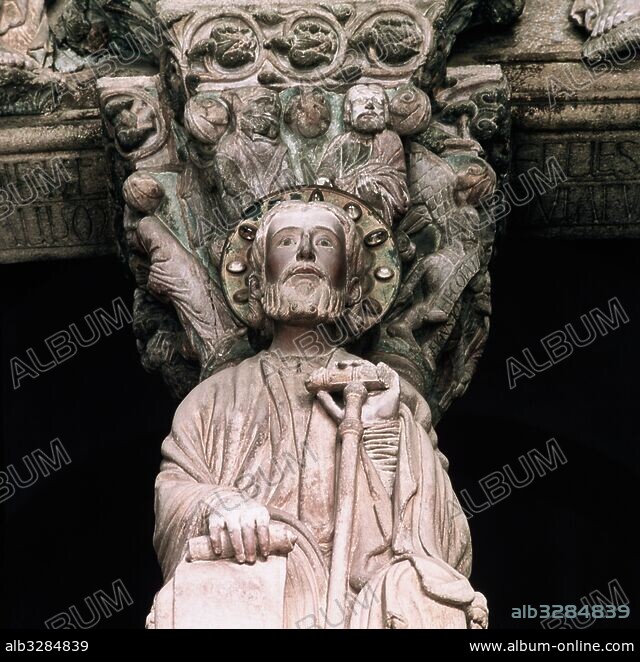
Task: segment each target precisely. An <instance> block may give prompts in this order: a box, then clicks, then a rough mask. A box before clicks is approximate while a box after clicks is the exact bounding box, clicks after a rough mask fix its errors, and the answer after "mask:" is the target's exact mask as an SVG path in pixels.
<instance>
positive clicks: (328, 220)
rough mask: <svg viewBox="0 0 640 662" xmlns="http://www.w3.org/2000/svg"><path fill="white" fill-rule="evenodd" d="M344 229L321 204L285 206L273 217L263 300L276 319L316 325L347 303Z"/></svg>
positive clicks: (329, 319) (336, 314)
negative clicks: (317, 205) (318, 205)
mask: <svg viewBox="0 0 640 662" xmlns="http://www.w3.org/2000/svg"><path fill="white" fill-rule="evenodd" d="M345 244H346V241H345V235H344V230H343V228H342V226H341V224H340V222H339V220H338V219H337V218H336V216H335V215H334V214H332V213H331V212H330V211H329V210H327V209H324V208H321V207H313V206H308V205H307V206H303V205H301V206H300V207H299V208H296V209H286V210H283V211H282V212H280V213H278V214H277V215H276V216H274V217H273V219H272V220H271V222H270V224H269V228H268V230H267V236H266V244H265V269H264V283H263V288H262V290H263V295H262V306H263V309H264V312H265V315H266V316H267V317H268V318H270V319H272V320H274V321H278V322H286V323H289V324H294V325H301V326H307V325H308V326H315V325H317V324H319V323H322V322H332V321H335V320H336V319H337V318H338V317H339V316H340V315H341V314H342V313H343V312H344V309H345V301H346V298H347V294H346V289H347V278H346V275H347V256H346V246H345Z"/></svg>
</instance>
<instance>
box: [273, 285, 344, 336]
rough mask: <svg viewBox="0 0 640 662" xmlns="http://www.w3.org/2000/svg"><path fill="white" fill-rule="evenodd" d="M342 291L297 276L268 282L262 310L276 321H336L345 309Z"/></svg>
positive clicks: (318, 322)
mask: <svg viewBox="0 0 640 662" xmlns="http://www.w3.org/2000/svg"><path fill="white" fill-rule="evenodd" d="M345 299H346V294H345V291H344V290H343V289H340V290H338V289H336V288H333V287H331V285H330V283H329V282H328V281H327V280H326V279H325V278H318V277H313V278H309V277H308V276H306V275H305V276H304V277H303V276H301V275H294V276H288V277H285V278H281V279H280V280H278V282H277V283H268V284H266V285H265V288H264V296H263V299H262V307H263V309H264V313H265V315H266V316H267V317H268V318H269V319H272V320H274V321H277V322H290V323H295V322H315V323H317V324H320V323H323V322H334V321H335V320H337V319H338V318H339V317H340V315H342V313H343V312H344V309H345Z"/></svg>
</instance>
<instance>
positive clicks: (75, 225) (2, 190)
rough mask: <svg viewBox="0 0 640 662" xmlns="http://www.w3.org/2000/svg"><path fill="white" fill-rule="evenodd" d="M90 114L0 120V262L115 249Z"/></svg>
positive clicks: (93, 117)
mask: <svg viewBox="0 0 640 662" xmlns="http://www.w3.org/2000/svg"><path fill="white" fill-rule="evenodd" d="M107 181H108V180H107V172H106V164H105V159H104V151H103V148H102V141H101V127H100V121H99V120H98V118H97V116H96V113H95V111H88V112H86V111H77V112H75V113H60V114H53V115H50V116H48V117H46V118H32V117H22V118H13V119H8V118H6V119H4V120H2V121H1V122H0V262H22V261H27V260H42V259H59V258H70V257H83V256H88V255H100V254H105V253H111V252H114V251H115V248H116V246H115V237H114V232H113V223H112V221H111V217H110V213H109V210H108V203H107Z"/></svg>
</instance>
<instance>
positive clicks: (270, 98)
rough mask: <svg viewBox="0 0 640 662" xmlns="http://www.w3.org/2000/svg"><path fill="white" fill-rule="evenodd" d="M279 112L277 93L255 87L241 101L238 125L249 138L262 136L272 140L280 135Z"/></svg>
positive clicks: (280, 110) (280, 109)
mask: <svg viewBox="0 0 640 662" xmlns="http://www.w3.org/2000/svg"><path fill="white" fill-rule="evenodd" d="M281 112H282V108H281V106H280V98H279V97H278V93H277V92H274V91H273V90H269V89H267V88H266V87H256V88H254V89H253V90H252V91H251V93H250V94H248V95H247V96H245V97H244V98H243V99H242V103H241V104H240V107H239V110H238V125H239V127H240V130H241V131H242V132H243V133H245V134H246V135H247V136H249V137H250V138H253V137H256V136H264V137H265V138H270V139H271V140H273V139H275V138H277V137H278V135H279V134H280V114H281Z"/></svg>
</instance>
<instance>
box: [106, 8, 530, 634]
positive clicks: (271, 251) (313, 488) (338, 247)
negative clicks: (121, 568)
mask: <svg viewBox="0 0 640 662" xmlns="http://www.w3.org/2000/svg"><path fill="white" fill-rule="evenodd" d="M157 9H158V13H159V16H160V18H161V20H162V22H163V23H164V24H165V25H166V26H167V31H168V34H167V45H166V48H165V52H164V53H163V57H161V58H160V70H159V73H158V75H154V76H125V77H123V76H118V77H104V78H101V79H100V80H99V81H98V89H99V93H100V105H101V109H102V116H103V121H104V135H105V138H106V145H107V150H108V155H109V163H110V166H111V174H112V177H113V181H114V184H115V185H114V188H113V196H112V203H113V208H114V209H115V211H116V216H117V221H116V223H117V227H118V229H119V232H118V234H119V237H120V238H121V246H122V249H123V252H124V254H125V255H126V257H127V259H128V263H129V266H130V268H131V270H132V272H133V274H134V276H135V278H136V285H137V290H136V295H135V309H134V317H135V321H134V330H135V332H136V335H137V338H138V346H139V348H140V350H141V353H142V357H143V362H144V364H145V366H146V367H149V368H159V369H160V370H162V372H163V374H164V376H165V378H166V380H167V382H168V383H169V385H170V387H171V388H172V390H173V391H174V392H175V393H176V394H177V395H179V396H182V395H184V394H185V393H187V392H188V391H189V390H191V389H192V387H193V386H194V384H195V383H196V382H198V381H199V382H200V384H199V386H196V388H195V389H194V390H192V391H191V394H190V395H188V396H187V397H186V399H185V401H184V402H183V404H182V405H181V406H180V408H179V410H178V413H177V415H176V420H175V422H174V428H173V432H172V434H171V435H170V436H169V437H168V438H167V440H166V441H165V444H164V446H163V449H164V450H163V452H164V457H165V461H164V463H163V465H162V468H161V472H160V475H159V477H158V481H157V488H158V492H157V499H156V504H157V509H156V517H157V525H156V536H155V541H156V549H157V551H158V556H159V559H160V562H161V564H162V567H163V571H164V575H165V581H166V584H165V587H164V588H163V589H162V590H161V591H160V593H159V594H158V596H157V599H156V601H155V605H154V608H153V610H152V613H151V614H150V618H149V627H155V628H171V627H176V628H177V627H186V626H188V625H189V624H191V625H193V624H198V625H199V626H202V627H209V628H211V627H221V626H222V625H224V624H233V623H235V624H236V625H238V626H247V625H249V624H252V625H256V626H265V625H266V624H269V625H271V626H278V627H305V626H306V627H308V624H307V623H308V621H309V620H311V621H312V623H313V625H314V626H318V627H321V628H327V629H329V628H346V627H351V628H401V627H423V628H483V627H486V626H487V613H488V612H487V606H486V601H485V600H484V597H483V596H481V595H480V594H478V593H476V592H475V591H474V590H473V589H472V587H471V585H470V583H469V581H468V578H467V575H468V573H469V569H470V541H469V536H468V528H467V525H466V520H465V519H464V518H462V517H458V516H457V515H458V513H459V507H458V506H457V505H456V504H457V502H456V499H455V495H454V494H453V492H452V490H451V486H450V484H449V481H448V478H447V476H446V471H445V463H443V462H442V461H441V459H440V456H439V454H438V453H437V452H436V450H435V448H436V445H435V440H434V438H433V436H432V426H433V424H434V422H436V421H437V420H438V419H439V417H440V416H441V415H442V413H443V412H444V411H445V410H446V409H447V408H448V407H449V405H450V404H451V402H452V401H453V400H454V399H455V398H457V397H459V396H460V395H461V394H462V393H463V392H464V391H465V389H466V388H467V385H468V383H469V380H470V379H471V376H472V374H473V372H474V370H475V366H476V363H477V360H478V358H479V356H480V353H481V351H482V348H483V346H484V343H485V342H486V338H487V333H488V321H489V316H490V312H491V307H490V280H489V275H488V263H489V259H490V257H491V252H492V244H493V237H494V234H495V223H494V222H493V219H492V216H491V205H490V204H488V203H487V200H488V199H489V198H491V196H492V194H493V193H494V192H495V190H496V187H497V186H498V185H499V184H501V183H502V182H503V181H504V179H505V177H506V176H507V173H508V169H509V135H510V114H509V112H508V110H507V107H506V104H507V103H508V95H509V91H508V85H507V84H506V81H505V80H504V78H503V76H502V73H501V71H500V69H499V67H494V66H470V67H459V68H456V69H454V70H452V71H451V72H447V71H446V66H445V62H446V57H447V55H448V53H449V50H450V48H451V45H452V43H453V41H454V39H455V36H456V34H458V32H459V31H460V30H462V29H463V28H464V27H465V26H467V25H469V24H470V23H472V22H473V21H475V20H478V19H479V18H480V17H482V16H484V17H489V19H490V20H491V21H497V22H499V21H500V20H507V18H509V17H511V18H513V17H514V16H515V15H517V13H518V11H519V9H521V3H520V2H515V1H514V2H508V1H507V2H504V1H502V2H484V3H481V2H477V1H474V0H468V1H467V2H448V1H445V2H440V1H436V2H433V1H431V0H421V1H420V2H417V3H415V2H405V1H400V2H397V3H394V4H393V5H391V6H388V7H387V6H385V5H383V4H375V3H373V4H372V3H369V2H364V1H357V2H354V3H351V4H349V5H339V6H338V5H324V4H315V3H311V2H305V1H301V2H295V3H293V2H292V3H284V2H281V3H278V2H276V3H273V4H271V5H269V6H268V7H264V6H261V5H258V4H257V3H255V2H252V1H250V0H249V1H247V0H236V1H235V2H233V3H232V4H230V5H224V6H219V5H217V4H214V3H213V2H210V3H204V2H195V1H193V0H172V1H171V2H167V1H161V2H159V3H158V5H157ZM372 360H373V361H374V362H375V364H374V363H372V362H370V361H372ZM401 391H402V392H404V400H406V398H409V400H407V401H406V403H404V401H403V404H401ZM334 397H337V398H338V399H337V400H334V399H333V398H334ZM409 401H410V402H409ZM249 402H250V403H251V406H247V403H249ZM339 445H340V446H339ZM338 448H340V450H339V452H338ZM283 458H287V459H289V460H290V461H289V462H288V466H286V467H281V466H279V465H280V464H281V462H282V460H283ZM425 471H426V473H425ZM246 478H248V479H249V480H250V482H251V483H252V485H253V487H252V489H251V494H249V492H248V491H247V490H246V489H245V487H246V486H245V487H243V486H242V485H241V483H243V482H244V480H245V479H246ZM265 480H266V481H267V482H268V485H267V484H266V483H265ZM436 485H437V486H438V487H437V488H436V489H434V486H436ZM253 488H255V489H253ZM452 504H453V505H452ZM409 513H411V514H409ZM271 524H273V525H274V526H275V525H279V526H280V527H283V526H284V528H285V531H286V532H287V539H288V538H289V537H290V538H291V539H294V538H295V541H296V542H295V545H292V546H289V547H287V549H286V550H280V552H281V555H282V556H283V558H282V559H278V560H277V563H276V562H271V561H268V562H265V561H264V559H266V558H269V557H271V556H273V555H274V554H275V553H276V552H277V551H278V546H277V545H276V542H277V539H276V534H275V530H272V529H271V528H270V525H271ZM203 540H204V541H205V543H204V544H202V543H201V542H198V541H203ZM271 543H273V546H272V544H271ZM194 550H195V551H194ZM198 550H201V551H202V550H204V556H201V555H200V552H198ZM284 557H286V558H284ZM244 564H248V565H249V566H250V569H249V570H248V571H247V572H243V567H242V566H243V565H244ZM283 576H286V582H285V580H284V579H283ZM204 584H207V586H208V588H205V587H204ZM283 593H284V594H283ZM359 598H363V600H366V601H367V604H359V603H358V599H359ZM221 601H224V602H229V603H230V605H231V606H230V608H229V610H228V613H225V612H221V611H220V609H219V607H218V606H216V605H214V604H213V603H220V602H221ZM245 604H246V605H247V607H246V608H243V605H245ZM256 605H258V606H260V605H262V607H259V608H258V610H257V611H256ZM265 609H266V610H267V611H268V614H265V613H264V610H265ZM231 614H235V615H234V616H233V618H232V619H231V621H229V620H228V618H229V617H230V615H231ZM265 619H266V620H265Z"/></svg>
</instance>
